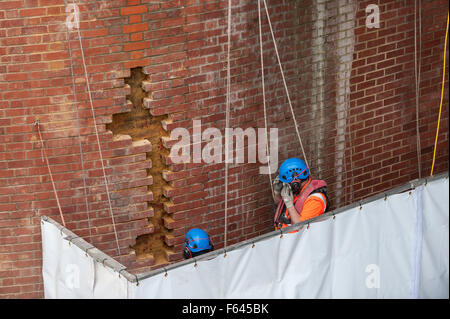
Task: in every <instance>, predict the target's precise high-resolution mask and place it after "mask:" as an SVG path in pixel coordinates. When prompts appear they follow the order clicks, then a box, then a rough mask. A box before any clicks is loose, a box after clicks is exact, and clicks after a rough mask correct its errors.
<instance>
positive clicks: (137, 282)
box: [134, 274, 139, 286]
mask: <svg viewBox="0 0 450 319" xmlns="http://www.w3.org/2000/svg"><path fill="white" fill-rule="evenodd" d="M134 277H135V278H136V286H139V279H138V276H137V275H136V274H134Z"/></svg>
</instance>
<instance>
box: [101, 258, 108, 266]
mask: <svg viewBox="0 0 450 319" xmlns="http://www.w3.org/2000/svg"><path fill="white" fill-rule="evenodd" d="M107 259H108V258H105V259H103V260H102V265H103V267H105V260H107Z"/></svg>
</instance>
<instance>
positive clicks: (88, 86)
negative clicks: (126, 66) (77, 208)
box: [73, 0, 120, 255]
mask: <svg viewBox="0 0 450 319" xmlns="http://www.w3.org/2000/svg"><path fill="white" fill-rule="evenodd" d="M73 3H74V4H75V0H73ZM77 31H78V40H79V42H80V49H81V58H82V61H83V66H84V76H85V79H86V86H87V89H88V93H89V102H90V107H91V112H92V118H93V120H94V128H95V135H96V137H97V145H98V150H99V153H100V161H101V163H102V170H103V178H104V181H105V187H106V194H107V196H108V204H109V211H110V213H111V219H112V224H113V229H114V234H115V237H116V244H117V250H118V253H119V255H120V247H119V239H118V236H117V231H116V223H115V220H114V214H113V210H112V205H111V196H110V194H109V187H108V181H107V179H106V171H105V165H104V164H103V152H102V148H101V146H100V138H99V135H98V129H97V120H96V118H95V112H94V105H93V102H92V93H91V88H90V85H89V78H88V75H87V68H86V60H85V57H84V50H83V43H82V41H81V33H80V29H79V28H77Z"/></svg>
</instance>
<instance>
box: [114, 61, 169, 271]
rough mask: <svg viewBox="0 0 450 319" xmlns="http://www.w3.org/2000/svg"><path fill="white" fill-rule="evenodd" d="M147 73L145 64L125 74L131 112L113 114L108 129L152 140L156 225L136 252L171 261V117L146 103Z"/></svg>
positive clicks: (143, 256)
mask: <svg viewBox="0 0 450 319" xmlns="http://www.w3.org/2000/svg"><path fill="white" fill-rule="evenodd" d="M146 80H147V76H146V75H145V74H144V73H143V72H142V68H141V67H137V68H134V69H131V75H130V77H129V78H125V83H126V84H127V85H129V86H130V89H131V92H130V95H127V100H129V101H130V102H131V103H132V105H133V106H132V109H131V111H130V112H126V113H119V114H114V115H113V120H112V123H111V124H108V125H107V129H109V130H111V131H112V132H113V133H114V134H126V135H130V136H131V138H132V139H133V141H137V140H142V139H147V140H148V141H150V142H151V144H152V151H151V152H148V153H147V154H146V155H147V160H151V163H152V165H151V168H150V169H147V176H150V175H151V176H152V177H153V183H152V185H150V186H149V187H148V189H149V191H151V192H152V193H153V200H152V201H150V202H149V205H151V206H152V207H153V209H154V215H153V217H151V218H149V220H148V222H149V224H148V226H147V227H149V228H153V232H152V233H150V234H144V235H141V236H138V237H137V238H136V244H135V245H134V246H132V247H130V248H131V249H134V250H135V252H136V257H137V260H143V259H152V258H154V264H153V265H158V264H163V263H167V258H166V253H165V252H166V251H171V250H172V249H171V248H170V247H168V246H167V245H166V244H165V242H164V237H165V235H166V234H169V233H170V232H171V231H170V230H168V229H167V228H166V227H165V226H164V221H163V218H164V216H165V215H167V213H166V212H165V211H164V203H165V202H167V201H168V199H167V198H166V197H165V196H164V195H163V193H162V190H163V187H164V186H165V185H167V182H166V181H165V180H164V179H163V178H162V171H163V170H165V169H166V168H167V166H166V165H165V163H164V162H163V157H164V156H165V155H168V153H169V151H168V150H167V149H166V148H164V147H163V145H162V140H161V137H163V136H166V135H167V134H166V132H165V131H164V129H163V127H162V124H161V121H162V120H165V119H167V116H166V115H162V116H152V115H151V114H150V112H149V110H148V109H145V108H144V106H143V99H144V98H145V97H147V93H146V92H145V91H144V90H143V87H142V86H143V82H144V81H146Z"/></svg>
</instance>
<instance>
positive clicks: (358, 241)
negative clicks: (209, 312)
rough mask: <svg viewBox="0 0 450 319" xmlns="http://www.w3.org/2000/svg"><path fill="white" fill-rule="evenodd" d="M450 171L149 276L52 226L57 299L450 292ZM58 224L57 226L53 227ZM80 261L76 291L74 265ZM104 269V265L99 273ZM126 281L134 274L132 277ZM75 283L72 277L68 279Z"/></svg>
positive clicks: (48, 234) (47, 234)
mask: <svg viewBox="0 0 450 319" xmlns="http://www.w3.org/2000/svg"><path fill="white" fill-rule="evenodd" d="M448 192H449V186H448V178H443V179H439V180H435V181H432V182H428V183H427V184H426V185H422V186H419V187H417V188H415V189H414V190H412V191H409V192H404V193H401V194H396V195H391V196H388V197H386V198H381V199H379V200H376V201H372V202H370V203H366V204H364V205H362V206H361V207H356V208H352V209H349V210H347V211H345V212H342V213H339V214H338V215H336V218H335V219H333V218H331V217H330V218H328V219H327V220H324V221H320V222H317V223H312V224H311V225H310V227H309V228H307V227H303V229H302V230H300V231H299V232H297V233H289V234H284V235H283V236H282V237H280V236H273V237H270V238H268V239H266V240H261V241H257V242H255V244H254V245H251V244H250V245H247V246H243V247H241V248H237V249H234V250H232V251H229V252H227V253H226V257H224V254H220V255H218V256H216V257H214V258H212V259H209V260H199V261H197V265H196V266H194V264H187V265H184V266H180V267H177V268H174V269H170V270H169V271H168V272H167V275H166V274H165V273H164V272H163V273H160V274H157V275H154V276H151V277H148V278H145V279H143V280H140V281H139V285H136V284H135V283H130V282H128V287H127V282H126V280H125V279H124V278H123V277H122V278H119V277H118V276H117V273H113V271H112V270H110V273H106V270H107V268H105V267H103V266H102V265H99V264H98V263H96V262H94V261H93V260H92V259H91V258H87V257H86V256H85V254H84V252H83V251H82V250H81V249H78V250H79V251H78V252H77V251H76V249H75V248H76V247H75V246H74V245H72V246H68V244H67V241H65V242H64V240H62V237H61V235H60V233H59V231H58V230H56V231H55V230H53V229H52V228H54V227H55V226H54V225H50V224H48V223H45V222H44V224H43V227H42V233H43V246H44V286H45V295H46V297H50V298H67V297H74V298H77V297H82V298H92V297H94V298H110V297H111V298H152V299H155V298H167V299H170V298H183V299H188V298H189V299H193V298H210V299H211V298H236V299H243V298H245V299H265V298H268V299H271V298H277V299H278V298H448V297H449V290H448V289H449V276H448V269H449V246H448V242H449V233H448V219H449V218H448V217H449V193H448ZM48 225H50V226H48ZM70 265H77V267H80V271H81V273H80V278H81V277H82V278H83V279H82V284H81V285H80V286H79V288H77V289H70V288H68V286H71V284H70V282H71V281H70V280H68V279H67V278H68V272H69V275H70V271H68V270H67V269H68V268H67V267H69V269H71V268H70V267H73V266H70ZM99 270H102V271H103V273H101V274H100V273H98V272H99ZM124 280H125V281H124ZM68 283H69V284H68Z"/></svg>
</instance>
